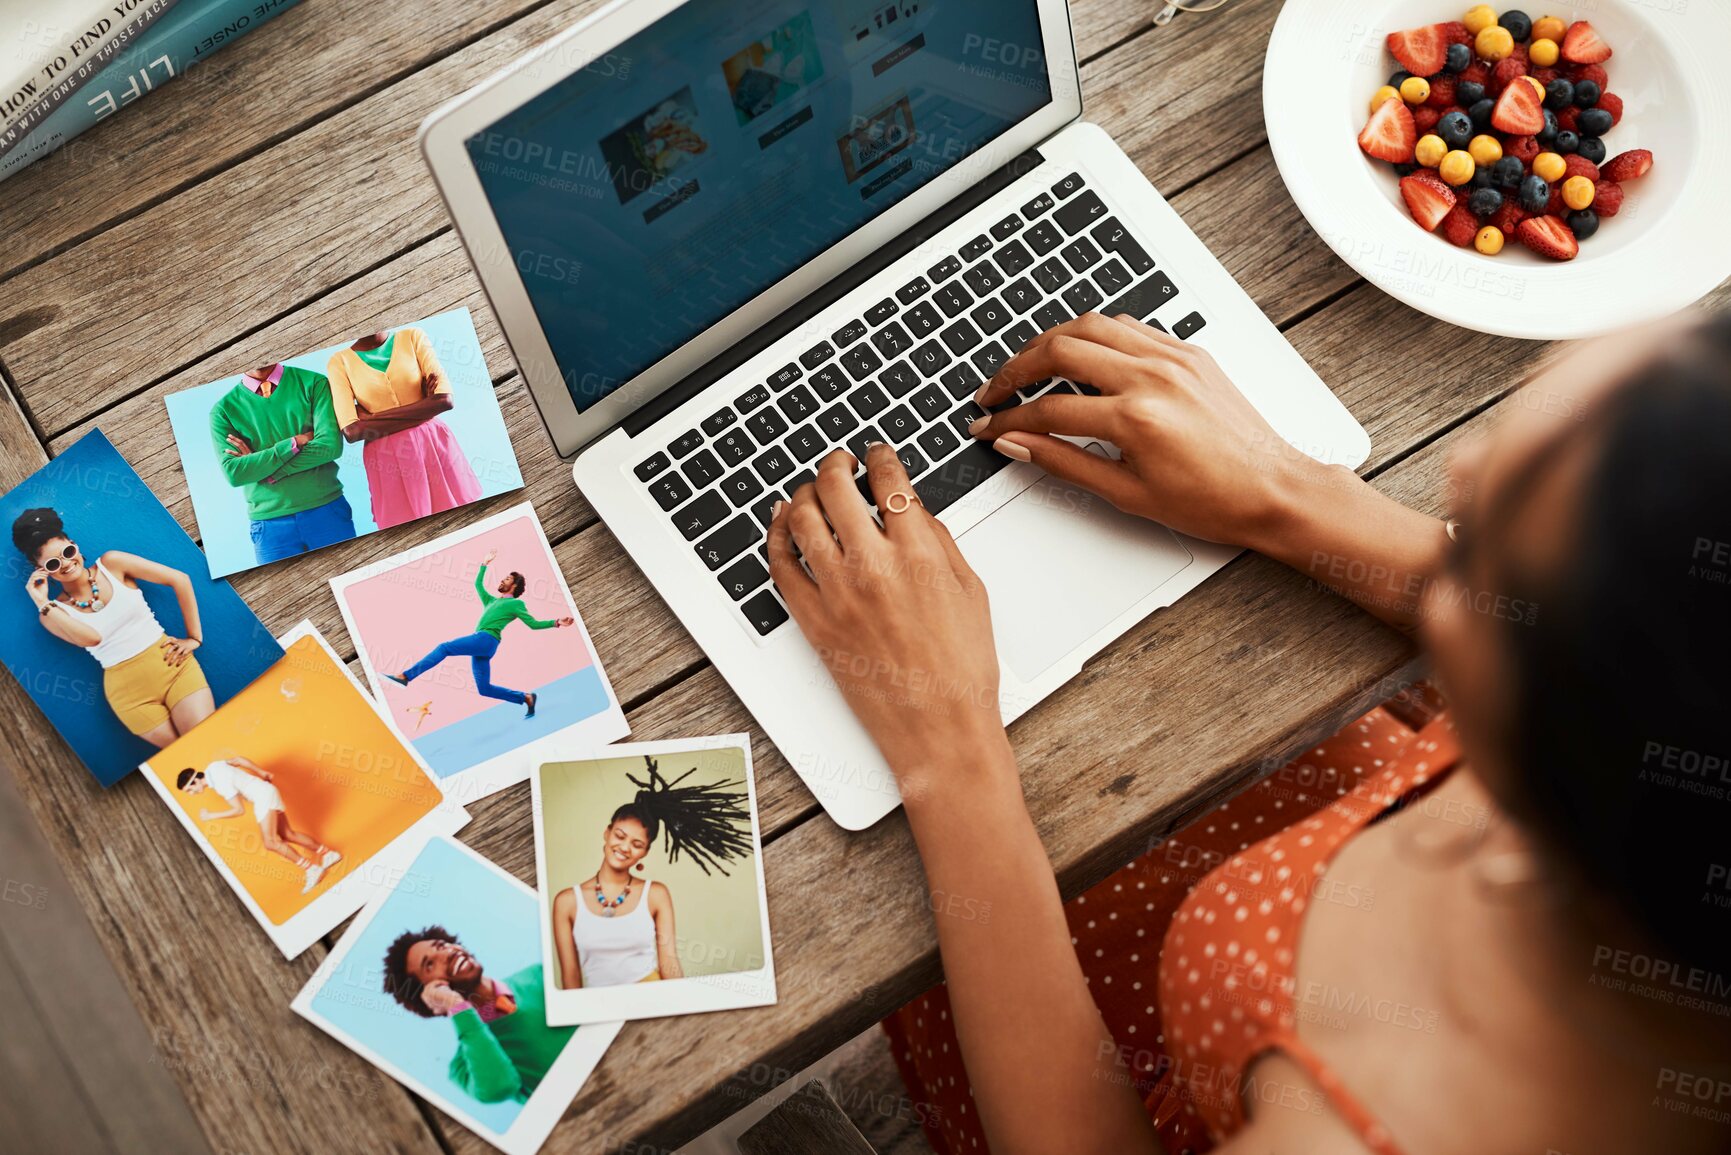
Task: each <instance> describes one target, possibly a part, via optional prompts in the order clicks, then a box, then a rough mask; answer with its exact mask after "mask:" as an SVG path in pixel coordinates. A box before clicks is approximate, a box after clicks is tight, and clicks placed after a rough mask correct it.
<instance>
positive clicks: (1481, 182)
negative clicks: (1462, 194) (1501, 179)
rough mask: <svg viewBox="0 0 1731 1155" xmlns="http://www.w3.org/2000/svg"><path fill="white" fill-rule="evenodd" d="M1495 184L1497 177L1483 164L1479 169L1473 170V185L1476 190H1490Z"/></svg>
mask: <svg viewBox="0 0 1731 1155" xmlns="http://www.w3.org/2000/svg"><path fill="white" fill-rule="evenodd" d="M1494 183H1495V176H1494V175H1493V174H1492V172H1491V170H1490V169H1488V168H1486V167H1485V166H1484V165H1482V164H1481V165H1479V167H1478V168H1476V169H1474V170H1473V181H1472V184H1473V187H1474V188H1490V187H1491V185H1492V184H1494Z"/></svg>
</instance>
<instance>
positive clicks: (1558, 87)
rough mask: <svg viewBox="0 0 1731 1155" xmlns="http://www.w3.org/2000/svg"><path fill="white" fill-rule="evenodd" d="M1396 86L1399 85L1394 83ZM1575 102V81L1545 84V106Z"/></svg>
mask: <svg viewBox="0 0 1731 1155" xmlns="http://www.w3.org/2000/svg"><path fill="white" fill-rule="evenodd" d="M1395 87H1396V88H1399V87H1400V86H1399V85H1398V84H1397V85H1395ZM1573 103H1575V82H1574V81H1572V80H1570V79H1568V78H1567V77H1564V76H1559V77H1557V78H1556V79H1555V80H1553V81H1551V82H1550V83H1549V84H1547V85H1545V107H1546V108H1550V109H1555V110H1556V111H1557V112H1561V111H1563V109H1565V108H1567V107H1569V105H1571V104H1573Z"/></svg>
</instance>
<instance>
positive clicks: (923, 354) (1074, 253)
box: [634, 173, 1207, 636]
mask: <svg viewBox="0 0 1731 1155" xmlns="http://www.w3.org/2000/svg"><path fill="white" fill-rule="evenodd" d="M1178 295H1179V290H1178V286H1177V285H1176V284H1174V283H1173V281H1172V278H1171V277H1169V276H1167V274H1166V273H1165V272H1164V271H1161V270H1159V269H1157V268H1156V267H1155V261H1154V258H1153V257H1152V256H1150V255H1149V253H1148V251H1147V249H1146V248H1144V247H1143V246H1142V245H1141V244H1140V243H1139V242H1138V241H1137V240H1136V238H1134V237H1133V236H1132V235H1131V234H1130V232H1129V230H1128V229H1126V228H1125V227H1124V226H1123V224H1122V223H1120V221H1119V220H1118V218H1117V217H1116V216H1115V215H1113V213H1112V211H1111V209H1110V208H1109V207H1108V206H1107V205H1106V203H1105V202H1104V201H1103V200H1102V199H1101V198H1100V196H1099V195H1098V194H1097V193H1095V192H1094V191H1093V190H1091V189H1089V188H1088V187H1087V186H1086V183H1085V182H1084V181H1083V179H1082V177H1081V175H1080V174H1077V173H1072V174H1071V175H1069V176H1067V177H1065V178H1064V179H1063V180H1061V181H1059V182H1058V183H1057V184H1055V185H1053V186H1052V189H1051V191H1050V192H1045V193H1041V194H1040V195H1039V196H1037V197H1035V198H1034V199H1033V200H1031V201H1029V202H1028V203H1027V204H1025V205H1023V206H1022V208H1021V211H1020V212H1017V213H1012V214H1010V215H1009V216H1007V217H1005V218H1004V219H1003V220H1001V221H998V222H997V223H996V224H994V225H992V226H991V228H990V229H988V230H987V232H986V233H983V234H981V235H980V236H978V237H975V238H974V239H973V240H971V241H968V242H967V243H966V244H964V245H962V246H961V247H960V248H959V249H958V250H957V251H956V252H955V253H954V254H953V255H950V256H947V257H945V258H944V259H943V260H941V261H939V262H938V263H937V264H935V265H933V266H932V267H931V268H930V269H928V270H927V271H926V273H925V275H924V276H920V277H916V278H914V279H913V280H912V281H909V282H908V283H907V284H905V285H903V286H902V287H901V288H899V289H897V290H896V291H895V293H894V294H892V295H891V296H888V297H885V298H884V299H883V300H882V301H880V302H879V303H878V304H876V305H873V306H872V307H871V308H870V309H867V310H866V311H865V313H864V314H863V315H862V316H860V317H858V318H856V319H855V320H852V321H849V322H848V323H847V324H845V325H843V326H841V327H840V328H838V329H837V330H836V331H835V332H834V333H833V334H832V335H831V336H830V338H829V339H828V340H825V341H821V342H819V343H818V344H816V345H814V346H812V347H811V348H810V349H808V350H806V351H805V352H804V353H802V354H801V355H800V356H799V358H798V359H797V360H796V361H793V362H790V363H789V364H787V365H786V366H785V367H783V368H781V369H779V370H777V371H776V372H775V373H774V374H772V375H771V376H770V377H769V379H768V380H767V381H764V382H763V383H761V384H754V385H751V386H749V387H747V388H746V389H745V390H744V391H743V392H741V393H740V395H739V396H738V397H736V398H735V399H734V401H733V403H732V404H730V405H727V406H723V407H722V408H720V409H718V410H716V412H715V413H713V414H711V415H710V416H709V417H706V418H705V419H704V420H703V421H702V422H700V423H699V425H698V426H697V427H696V428H694V429H691V430H688V431H687V432H685V433H683V434H681V435H680V436H679V437H677V438H675V439H674V440H673V441H672V442H671V443H670V444H668V446H667V447H666V448H665V449H664V450H662V451H660V452H657V453H655V454H652V455H651V456H649V457H648V458H646V459H645V460H643V461H642V462H640V463H639V464H638V465H637V466H636V468H635V469H634V472H635V473H636V475H637V480H638V481H639V482H641V483H642V484H643V486H644V487H645V488H646V489H647V490H648V491H649V495H650V497H651V498H653V499H654V501H655V503H656V504H657V505H658V506H660V507H661V509H662V511H663V512H665V513H666V515H667V516H668V518H669V519H670V520H671V521H672V523H673V527H674V529H675V530H677V531H678V532H679V534H680V535H681V536H682V537H684V538H685V540H686V541H688V542H690V543H691V544H692V548H693V549H694V550H695V551H696V553H697V557H698V559H699V560H700V561H702V562H703V564H704V565H705V566H706V567H707V568H708V569H709V570H710V571H711V572H712V573H713V574H714V575H715V577H716V579H717V581H718V583H719V585H720V587H721V592H722V594H723V595H724V596H725V597H727V598H728V599H729V600H730V601H731V602H732V603H733V604H734V605H735V606H736V607H737V609H738V611H739V613H740V614H741V615H742V616H743V617H744V619H745V621H746V623H747V624H748V625H749V626H750V628H751V629H752V630H753V631H754V632H755V633H756V634H758V635H760V636H767V635H769V634H771V633H774V632H775V631H776V630H777V629H779V628H781V627H782V626H783V625H785V624H786V623H787V620H788V613H787V609H786V607H785V606H784V605H783V604H782V601H781V598H780V596H779V595H778V594H777V593H776V591H775V588H774V586H773V585H772V584H771V583H770V580H769V565H768V545H767V541H766V538H767V527H768V525H769V518H770V511H771V510H772V509H774V508H775V503H776V502H777V501H782V500H787V499H788V498H790V497H791V495H792V494H793V492H794V491H795V490H797V489H798V488H799V487H800V486H802V485H804V484H805V483H806V482H808V481H811V480H813V478H814V477H815V476H816V468H817V462H818V460H819V459H820V458H822V457H823V455H824V454H826V453H829V452H830V451H831V450H834V449H847V450H848V451H850V452H851V453H852V454H853V455H854V456H855V457H856V458H858V459H860V460H861V461H864V459H865V451H866V446H868V445H870V444H871V443H872V442H874V441H882V442H887V443H888V444H889V445H891V446H894V447H895V449H896V453H897V455H898V456H899V457H900V458H901V461H902V464H903V465H904V466H906V467H907V471H908V476H909V478H910V479H911V480H912V481H913V488H914V491H915V492H916V493H917V494H918V495H919V497H920V500H921V501H922V502H923V503H924V504H925V507H926V508H927V509H928V510H930V511H931V512H932V513H933V514H937V513H940V512H942V511H943V510H945V509H947V508H948V507H949V506H951V505H953V504H955V503H956V502H957V501H959V500H961V499H962V498H964V497H966V496H967V495H968V494H969V493H970V492H972V491H973V490H975V489H977V488H978V487H979V486H981V485H983V484H984V483H985V482H986V481H988V480H990V479H991V477H992V476H993V475H995V474H996V473H997V472H998V471H999V470H1001V469H1003V468H1005V467H1006V466H1008V465H1010V464H1011V462H1010V460H1009V459H1008V458H1006V457H1004V456H1003V455H1002V454H1000V453H998V452H997V451H996V450H994V449H993V448H992V447H991V445H990V444H989V443H987V442H983V441H976V440H975V439H974V438H972V437H970V436H968V426H969V425H971V424H972V423H973V422H974V421H975V419H977V418H979V417H980V416H982V414H983V410H981V409H980V407H979V406H978V405H976V404H975V403H974V399H973V398H974V394H975V392H977V391H978V389H979V387H980V386H981V385H982V384H983V383H984V382H985V381H986V380H987V379H988V378H990V377H991V376H993V375H994V374H996V373H997V372H998V370H999V369H1001V368H1003V366H1004V363H1005V362H1007V361H1008V360H1009V359H1010V358H1011V357H1012V356H1013V355H1014V354H1015V353H1016V352H1017V351H1019V350H1020V349H1021V348H1022V346H1024V345H1026V344H1027V343H1028V342H1029V341H1030V340H1032V339H1033V338H1034V337H1035V336H1036V335H1037V334H1039V333H1041V332H1044V331H1045V330H1047V329H1050V328H1052V327H1054V326H1056V325H1060V324H1062V323H1063V322H1065V321H1068V320H1070V319H1071V318H1073V317H1077V316H1080V315H1081V314H1083V313H1087V312H1089V311H1091V310H1098V311H1100V312H1102V313H1105V314H1106V315H1108V316H1113V315H1117V314H1121V313H1127V314H1130V315H1131V316H1134V317H1136V318H1137V319H1139V320H1145V321H1147V322H1148V323H1149V324H1151V325H1154V326H1155V327H1157V328H1159V329H1161V330H1162V331H1170V332H1171V333H1172V334H1173V335H1174V336H1176V337H1179V338H1181V339H1184V340H1189V339H1190V338H1191V337H1193V336H1195V335H1196V333H1197V332H1199V331H1200V330H1201V329H1202V327H1203V326H1204V325H1206V324H1207V321H1206V320H1204V319H1203V316H1202V314H1201V313H1199V312H1188V313H1186V312H1184V310H1183V309H1182V308H1174V309H1173V310H1172V313H1171V315H1172V316H1174V317H1176V318H1178V319H1176V320H1172V321H1171V322H1170V326H1168V325H1167V324H1162V322H1161V321H1158V320H1155V319H1154V314H1155V312H1156V311H1157V310H1160V309H1161V308H1162V307H1163V306H1165V305H1166V304H1168V303H1169V302H1171V301H1172V300H1173V299H1174V298H1175V297H1177V296H1178ZM1050 392H1070V393H1082V392H1086V393H1093V392H1095V390H1093V389H1091V388H1089V387H1087V386H1078V385H1075V384H1073V383H1071V382H1068V381H1064V380H1061V379H1059V380H1048V381H1041V382H1038V383H1036V384H1034V385H1032V386H1030V387H1029V388H1027V389H1024V390H1022V391H1021V393H1019V394H1018V395H1016V396H1014V397H1012V398H1011V399H1010V400H1009V401H1008V402H1006V403H1005V404H1003V405H1000V406H998V407H997V408H996V409H995V410H994V412H1001V411H1002V410H1004V409H1008V408H1011V407H1013V406H1016V405H1020V404H1022V403H1023V402H1024V401H1028V400H1032V399H1033V398H1035V397H1039V396H1041V395H1043V394H1046V393H1050ZM858 484H859V488H860V493H861V494H862V495H863V496H864V497H865V499H866V502H867V504H868V505H869V504H873V501H872V495H871V492H870V489H869V488H868V486H867V485H866V482H865V473H864V471H863V469H862V470H861V471H860V473H859V475H858ZM875 512H876V511H875V507H874V513H875Z"/></svg>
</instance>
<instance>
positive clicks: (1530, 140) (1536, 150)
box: [1503, 136, 1545, 168]
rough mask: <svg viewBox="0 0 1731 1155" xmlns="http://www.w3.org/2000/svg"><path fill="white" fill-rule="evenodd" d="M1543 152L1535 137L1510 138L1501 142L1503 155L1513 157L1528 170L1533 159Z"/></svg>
mask: <svg viewBox="0 0 1731 1155" xmlns="http://www.w3.org/2000/svg"><path fill="white" fill-rule="evenodd" d="M1544 151H1545V149H1544V146H1543V145H1541V144H1540V143H1539V138H1538V137H1536V136H1512V137H1510V138H1509V139H1507V140H1505V141H1503V155H1504V156H1512V157H1514V158H1515V159H1516V160H1518V161H1520V162H1521V163H1522V164H1523V165H1525V166H1526V167H1528V168H1532V167H1533V159H1534V158H1535V157H1537V156H1538V155H1539V154H1540V153H1541V152H1544Z"/></svg>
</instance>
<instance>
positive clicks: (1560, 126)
mask: <svg viewBox="0 0 1731 1155" xmlns="http://www.w3.org/2000/svg"><path fill="white" fill-rule="evenodd" d="M1557 131H1558V132H1580V131H1581V110H1580V109H1578V108H1576V107H1575V106H1574V105H1572V104H1571V105H1569V107H1567V108H1565V109H1563V111H1561V112H1559V113H1557Z"/></svg>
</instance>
